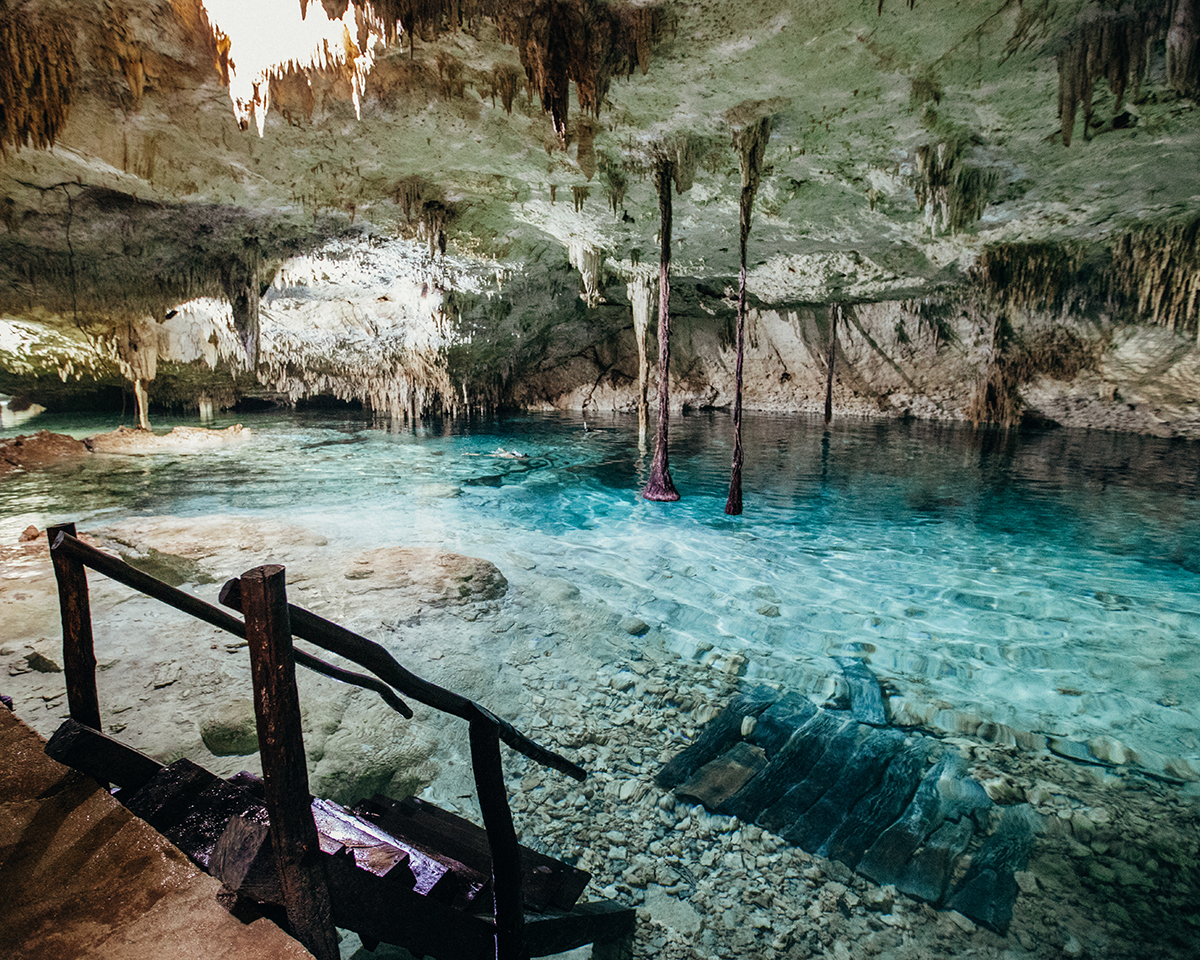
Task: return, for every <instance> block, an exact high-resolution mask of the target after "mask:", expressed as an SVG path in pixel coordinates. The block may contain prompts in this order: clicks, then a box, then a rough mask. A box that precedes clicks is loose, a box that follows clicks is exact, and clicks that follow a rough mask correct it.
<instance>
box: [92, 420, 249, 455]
mask: <svg viewBox="0 0 1200 960" xmlns="http://www.w3.org/2000/svg"><path fill="white" fill-rule="evenodd" d="M250 435H251V434H250V431H249V430H247V429H246V428H245V427H243V426H242V425H241V424H240V423H235V424H234V425H233V426H230V427H226V428H225V429H224V430H209V429H207V428H206V427H174V428H172V430H171V432H170V433H165V434H158V433H153V432H151V431H149V430H134V429H131V428H129V427H117V429H116V430H113V431H112V432H111V433H98V434H96V436H94V437H91V438H89V440H88V443H89V444H91V447H92V449H93V450H94V451H95V452H96V453H120V454H139V453H194V452H196V451H198V450H208V449H211V448H213V447H220V446H224V445H225V444H227V443H237V442H239V441H241V440H246V439H248V438H249V437H250Z"/></svg>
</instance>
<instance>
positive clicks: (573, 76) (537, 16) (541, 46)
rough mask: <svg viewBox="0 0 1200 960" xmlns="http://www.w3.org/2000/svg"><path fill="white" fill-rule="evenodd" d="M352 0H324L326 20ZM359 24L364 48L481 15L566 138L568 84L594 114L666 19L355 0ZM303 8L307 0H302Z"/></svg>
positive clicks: (588, 8)
mask: <svg viewBox="0 0 1200 960" xmlns="http://www.w3.org/2000/svg"><path fill="white" fill-rule="evenodd" d="M349 2H350V0H322V3H323V6H324V8H325V11H326V13H327V15H328V16H329V17H330V18H331V19H337V18H340V17H341V16H343V15H344V14H345V12H346V10H347V9H348V5H349ZM353 3H354V7H355V18H356V22H357V23H358V26H359V38H358V46H359V48H360V49H361V50H363V51H365V50H366V45H367V42H368V37H369V36H370V35H371V34H372V33H375V34H376V35H381V36H382V37H383V38H384V40H386V42H387V43H389V44H390V43H394V42H396V40H397V38H398V37H401V36H405V37H407V38H408V39H409V43H410V45H411V44H412V42H413V40H414V38H415V37H417V36H421V37H423V38H430V39H436V38H437V36H438V35H439V34H441V33H442V32H443V31H453V30H456V29H458V28H459V27H461V26H465V25H468V24H470V23H473V22H475V21H477V20H478V19H479V18H481V17H487V18H488V19H490V20H491V21H493V22H494V23H495V24H496V27H497V29H498V30H499V32H500V36H501V38H502V39H503V40H504V42H505V43H508V44H510V45H512V46H514V47H515V48H516V49H517V52H518V54H519V55H520V59H521V66H522V67H523V68H524V70H525V77H526V79H527V81H528V83H529V85H530V86H531V87H532V88H533V89H534V90H536V91H537V92H538V95H539V96H540V98H541V102H542V108H543V109H544V110H545V111H546V112H547V113H549V114H550V119H551V123H552V124H553V126H554V132H555V134H556V136H557V137H558V138H559V140H560V141H561V142H563V143H565V142H566V140H567V121H568V113H569V93H570V85H571V83H572V82H573V83H574V84H575V93H576V98H577V99H578V102H579V107H580V109H581V110H585V111H588V112H589V113H592V114H594V115H595V116H599V115H600V108H601V106H602V105H603V103H604V99H605V97H606V96H607V95H608V89H609V86H610V84H611V82H612V79H613V78H614V77H620V76H629V75H631V74H632V73H633V72H634V71H635V70H640V71H641V72H642V73H643V74H644V73H645V72H646V71H647V70H648V69H649V66H650V51H651V48H652V47H653V46H654V45H655V44H657V43H658V42H659V41H660V40H661V38H662V37H663V35H664V34H665V32H666V31H667V30H668V29H669V25H670V18H669V16H668V14H667V13H666V11H665V10H664V9H663V8H662V7H659V6H654V5H649V4H638V5H633V4H629V5H615V4H613V5H610V4H608V3H606V2H604V0H509V2H500V0H353ZM300 6H301V11H302V12H304V13H306V12H307V0H301V4H300ZM492 80H493V84H492V87H493V94H494V93H499V94H500V96H501V99H502V101H503V103H504V108H505V110H507V111H511V109H512V101H513V96H514V94H515V92H516V88H517V80H516V78H515V77H514V76H513V75H512V72H511V70H510V69H508V68H503V69H498V72H496V73H495V75H494V76H493V78H492Z"/></svg>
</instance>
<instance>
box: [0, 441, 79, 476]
mask: <svg viewBox="0 0 1200 960" xmlns="http://www.w3.org/2000/svg"><path fill="white" fill-rule="evenodd" d="M89 453H91V449H90V448H89V447H88V445H87V444H86V443H85V442H84V441H82V440H76V439H74V438H73V437H68V436H66V435H65V434H62V433H51V432H50V431H49V430H39V431H38V432H37V433H31V434H21V435H20V436H16V437H3V438H0V476H3V475H4V474H6V473H10V472H12V471H13V470H17V469H19V468H25V469H30V468H33V467H48V466H51V465H53V464H56V463H62V462H64V461H68V460H74V459H76V458H78V457H84V456H87V455H88V454H89Z"/></svg>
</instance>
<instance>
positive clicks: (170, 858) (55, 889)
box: [0, 706, 312, 960]
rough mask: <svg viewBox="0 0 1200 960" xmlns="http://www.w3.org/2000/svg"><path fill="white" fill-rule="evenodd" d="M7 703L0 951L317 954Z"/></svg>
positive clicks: (17, 958) (0, 754) (0, 797)
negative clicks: (68, 761)
mask: <svg viewBox="0 0 1200 960" xmlns="http://www.w3.org/2000/svg"><path fill="white" fill-rule="evenodd" d="M44 747H45V741H43V740H42V738H41V737H39V736H38V735H37V734H36V733H34V732H33V731H32V730H30V729H29V728H28V727H27V726H25V724H24V723H22V722H21V721H20V720H19V719H17V717H16V716H14V715H13V714H12V713H11V712H9V711H8V710H7V709H5V708H4V707H2V706H0V956H3V957H6V958H12V960H42V958H45V960H75V958H96V960H100V958H103V960H192V958H199V957H204V958H210V957H211V958H237V960H312V955H311V954H310V953H309V952H308V951H307V950H305V949H304V947H302V946H301V945H300V944H299V943H297V942H296V941H295V940H293V939H292V938H291V937H289V936H288V935H287V934H285V933H284V932H283V931H282V930H280V929H279V928H278V927H277V926H275V925H274V924H273V923H271V922H270V921H268V920H263V919H258V920H255V921H254V922H253V923H249V924H245V923H242V922H241V921H240V920H237V919H236V918H235V917H233V916H232V915H230V914H229V913H228V912H227V911H226V910H225V909H224V908H223V907H222V906H221V904H220V903H219V902H218V901H217V894H218V893H219V892H220V890H221V884H220V883H219V882H218V881H216V880H214V879H212V878H211V877H209V876H207V875H206V874H204V873H203V872H201V871H200V870H199V869H198V868H197V867H196V866H195V865H193V864H192V863H191V861H189V860H188V859H187V858H186V857H185V856H184V855H183V854H182V853H180V852H179V851H178V850H177V849H176V848H175V847H174V846H172V845H171V843H170V842H169V841H168V840H166V839H165V838H164V837H162V836H161V835H160V834H158V833H157V832H156V831H155V830H153V829H152V828H151V827H150V826H148V825H147V824H146V823H144V822H143V821H141V820H139V819H138V818H137V817H135V816H133V815H132V814H130V813H129V812H128V811H127V810H126V809H125V808H124V807H123V806H121V804H119V803H118V802H117V801H116V800H114V799H113V798H112V797H111V796H109V795H108V793H107V792H106V791H104V790H102V789H101V788H100V787H99V786H98V785H97V784H96V782H95V781H93V780H91V779H90V778H88V777H85V776H83V775H82V774H79V773H76V772H75V771H73V770H70V769H69V768H67V767H64V766H62V765H61V764H59V763H56V762H55V761H54V760H51V759H50V758H49V757H47V756H46V754H45V753H44V752H43V748H44Z"/></svg>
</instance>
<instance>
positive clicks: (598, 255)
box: [567, 240, 604, 307]
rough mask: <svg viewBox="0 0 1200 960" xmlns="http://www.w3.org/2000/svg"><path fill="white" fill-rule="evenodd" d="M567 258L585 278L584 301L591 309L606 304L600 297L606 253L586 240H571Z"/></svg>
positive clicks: (568, 245)
mask: <svg viewBox="0 0 1200 960" xmlns="http://www.w3.org/2000/svg"><path fill="white" fill-rule="evenodd" d="M567 256H568V259H569V260H570V262H571V266H573V267H574V268H575V269H576V270H578V271H579V273H580V276H582V277H583V294H582V296H583V300H584V302H585V303H587V305H588V306H589V307H595V306H597V305H599V304H601V303H603V302H604V297H602V296H601V295H600V290H601V287H602V274H603V271H604V251H603V250H600V249H598V248H596V247H594V246H592V245H591V244H590V243H588V242H587V241H586V240H571V241H570V242H569V243H568V244H567Z"/></svg>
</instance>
